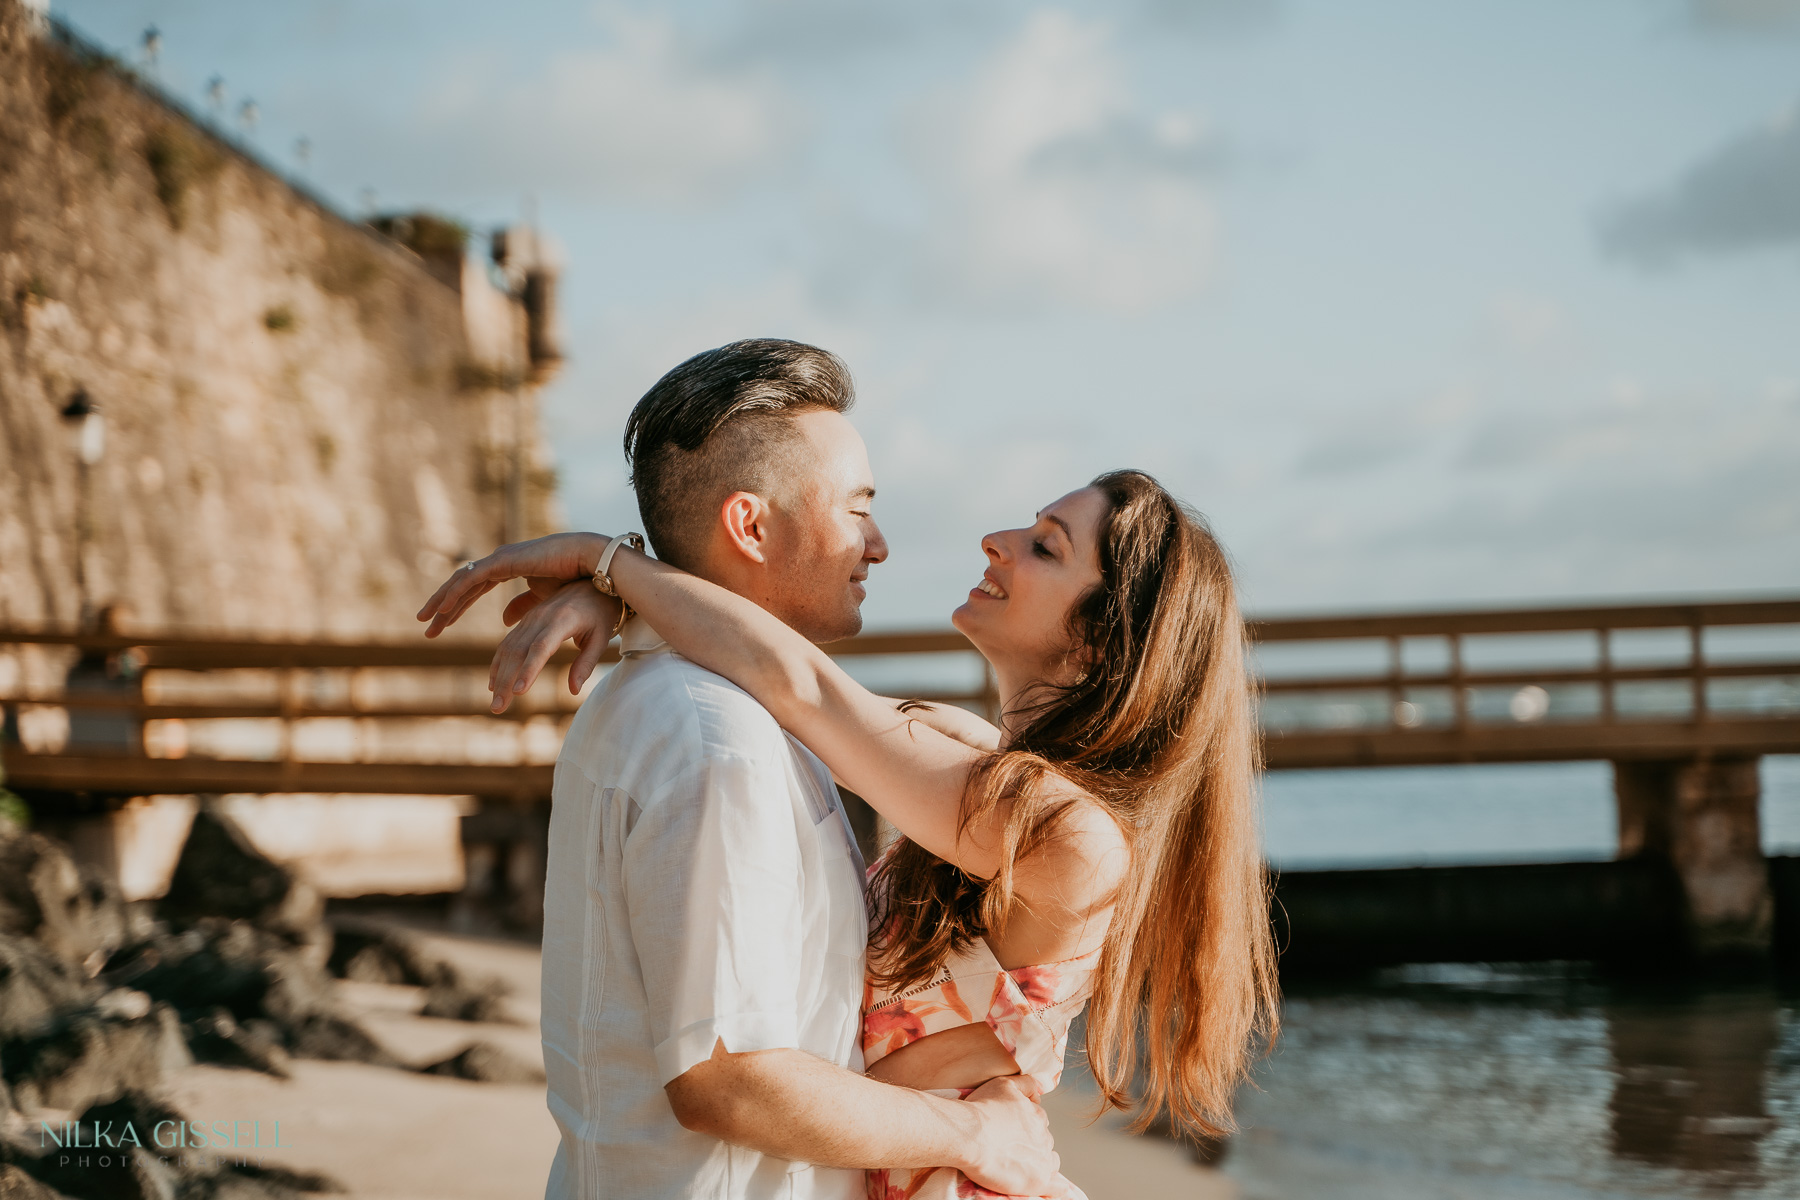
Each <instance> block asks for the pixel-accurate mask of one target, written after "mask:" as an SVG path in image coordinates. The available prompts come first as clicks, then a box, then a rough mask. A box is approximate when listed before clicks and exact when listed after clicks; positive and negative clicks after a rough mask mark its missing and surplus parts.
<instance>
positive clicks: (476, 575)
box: [419, 533, 611, 637]
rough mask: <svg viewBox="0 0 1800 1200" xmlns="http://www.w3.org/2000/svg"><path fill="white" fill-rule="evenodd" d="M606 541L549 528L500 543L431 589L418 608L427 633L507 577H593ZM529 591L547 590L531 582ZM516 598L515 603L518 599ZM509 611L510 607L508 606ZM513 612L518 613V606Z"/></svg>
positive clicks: (440, 628) (553, 579)
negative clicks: (529, 537)
mask: <svg viewBox="0 0 1800 1200" xmlns="http://www.w3.org/2000/svg"><path fill="white" fill-rule="evenodd" d="M610 540H611V539H610V538H605V537H602V536H601V535H599V534H597V533H553V534H551V535H550V536H549V537H541V538H533V539H532V540H531V541H529V542H514V543H512V544H511V545H507V546H502V547H500V548H499V549H498V550H496V551H494V552H493V553H492V554H490V555H488V556H487V557H486V558H482V559H477V560H476V561H475V562H472V563H470V564H469V565H468V566H466V567H464V568H462V570H460V571H457V572H456V573H455V574H453V575H451V576H450V578H448V579H446V580H445V581H444V582H443V584H442V585H441V586H440V587H439V588H438V590H437V591H435V592H433V593H432V594H431V599H429V600H427V601H426V602H425V607H423V608H421V609H420V610H419V620H421V621H430V622H431V627H430V628H429V629H427V630H426V631H425V636H426V637H436V636H437V635H438V634H440V633H442V632H443V631H444V630H446V629H448V628H449V627H450V626H451V625H454V624H455V623H456V620H457V618H458V617H460V616H462V615H463V614H464V613H465V612H467V611H468V610H469V605H471V604H473V603H475V601H477V600H479V599H481V598H482V597H483V596H485V595H487V593H488V592H489V591H490V590H491V589H492V588H493V587H494V585H495V584H500V583H505V582H506V581H507V580H509V579H534V580H535V581H546V582H552V583H554V582H560V581H562V580H568V579H585V578H588V577H590V576H592V575H593V573H594V568H595V567H597V566H599V565H600V554H601V551H603V550H605V549H606V544H607V542H609V541H610ZM589 590H592V589H591V588H590V589H589ZM532 594H539V595H540V596H541V595H544V594H548V593H547V592H545V593H539V591H538V588H537V586H536V585H535V582H534V586H533V588H532ZM514 599H515V602H516V601H517V599H518V598H517V597H515V598H514ZM525 607H526V608H529V607H531V606H530V605H529V604H528V605H526V606H525ZM507 611H508V612H509V613H510V612H512V606H511V605H508V607H507ZM516 615H522V610H521V612H520V613H519V614H516ZM608 628H610V626H609V627H608Z"/></svg>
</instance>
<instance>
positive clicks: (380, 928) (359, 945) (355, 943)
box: [328, 921, 458, 988]
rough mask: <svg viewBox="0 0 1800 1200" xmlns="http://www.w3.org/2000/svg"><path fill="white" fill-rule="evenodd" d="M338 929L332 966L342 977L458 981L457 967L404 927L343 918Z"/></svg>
mask: <svg viewBox="0 0 1800 1200" xmlns="http://www.w3.org/2000/svg"><path fill="white" fill-rule="evenodd" d="M334 932H335V937H334V938H333V941H332V946H331V959H330V962H329V963H328V967H329V969H330V971H331V973H332V974H333V975H336V976H337V977H338V978H339V979H354V980H356V981H358V982H360V983H399V984H410V985H412V986H414V987H427V988H428V987H436V986H438V985H440V984H455V983H456V982H457V981H458V979H457V971H456V968H455V967H453V966H451V965H450V964H449V963H447V962H445V961H444V960H443V959H440V958H433V957H432V956H431V955H429V954H427V953H426V952H425V950H424V948H423V947H421V946H420V945H419V942H418V940H417V939H416V938H414V937H412V936H411V935H410V934H408V933H406V932H405V931H404V930H399V929H394V928H392V927H390V926H386V925H376V924H372V923H364V922H360V921H339V922H337V924H336V927H335V931H334Z"/></svg>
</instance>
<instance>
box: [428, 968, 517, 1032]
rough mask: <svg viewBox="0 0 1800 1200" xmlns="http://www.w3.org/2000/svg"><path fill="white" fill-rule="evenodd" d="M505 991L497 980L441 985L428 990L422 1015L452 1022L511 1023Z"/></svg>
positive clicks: (504, 987) (503, 986)
mask: <svg viewBox="0 0 1800 1200" xmlns="http://www.w3.org/2000/svg"><path fill="white" fill-rule="evenodd" d="M506 992H507V988H506V985H505V984H503V983H502V982H500V981H499V980H497V979H489V980H481V981H478V982H476V983H473V984H464V983H454V984H439V985H437V986H436V987H433V988H430V989H429V990H427V991H426V993H425V1003H424V1004H422V1005H421V1006H420V1007H419V1015H420V1016H421V1017H442V1018H445V1019H447V1020H451V1021H488V1022H494V1023H504V1024H511V1023H513V1018H512V1015H511V1014H510V1013H509V1012H507V1010H506Z"/></svg>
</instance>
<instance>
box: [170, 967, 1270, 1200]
mask: <svg viewBox="0 0 1800 1200" xmlns="http://www.w3.org/2000/svg"><path fill="white" fill-rule="evenodd" d="M421 936H422V938H423V940H424V941H425V942H426V944H427V946H428V947H429V949H430V950H432V951H433V952H435V953H438V954H441V955H442V956H443V957H445V958H447V959H449V960H451V961H452V962H454V963H455V964H456V965H457V966H458V967H460V968H462V969H464V970H465V971H468V972H471V973H476V974H493V975H499V976H501V977H502V978H504V979H505V980H506V981H507V982H508V983H509V984H511V985H512V988H513V994H512V996H511V998H510V1000H509V1002H508V1010H509V1011H508V1015H509V1017H510V1018H511V1020H512V1022H514V1023H508V1024H499V1023H472V1022H466V1021H445V1020H437V1019H433V1018H428V1017H419V1016H416V1015H414V1010H415V1009H416V1008H417V1007H418V1003H419V990H418V989H416V988H408V987H400V986H391V985H383V984H367V983H344V982H341V983H339V984H338V987H339V988H340V989H341V992H340V997H341V999H342V1000H343V1001H344V1003H345V1004H346V1006H348V1007H349V1008H351V1009H352V1010H353V1011H355V1012H356V1014H357V1016H358V1018H359V1019H360V1020H361V1021H362V1022H363V1023H364V1025H365V1026H366V1027H367V1028H368V1029H369V1030H370V1031H371V1032H372V1033H374V1034H375V1035H376V1036H377V1037H379V1038H380V1039H381V1040H382V1041H383V1042H384V1043H385V1044H386V1045H387V1046H388V1047H389V1048H390V1049H391V1050H393V1051H394V1052H395V1053H396V1054H398V1055H399V1056H400V1057H402V1058H404V1059H406V1060H408V1061H413V1062H426V1061H431V1060H434V1059H441V1058H443V1057H445V1056H447V1055H450V1054H453V1053H455V1052H456V1051H457V1050H459V1049H461V1048H462V1047H463V1046H465V1045H467V1044H468V1043H470V1042H473V1041H487V1042H492V1043H494V1044H495V1045H498V1046H500V1047H501V1048H503V1049H504V1050H506V1051H507V1052H508V1053H510V1054H511V1055H513V1056H514V1057H517V1058H519V1059H521V1060H523V1061H526V1062H531V1063H538V1062H541V1059H540V1056H539V1048H538V1033H537V1018H538V963H539V954H538V951H537V948H536V947H535V946H530V945H526V944H524V943H520V942H512V941H504V940H498V939H487V938H479V937H462V936H447V935H442V934H423V935H421ZM171 1091H172V1096H173V1099H174V1100H175V1101H176V1103H177V1104H178V1105H179V1106H180V1107H181V1108H182V1109H183V1110H184V1111H186V1112H187V1113H189V1114H190V1115H191V1117H192V1118H193V1119H194V1120H196V1121H202V1122H212V1121H253V1122H258V1123H260V1128H259V1132H260V1136H261V1138H262V1140H263V1142H264V1149H262V1150H260V1151H258V1153H265V1154H266V1155H267V1157H268V1159H269V1161H271V1162H275V1163H280V1164H282V1165H284V1166H289V1167H293V1168H298V1169H305V1170H312V1171H324V1172H326V1173H328V1174H330V1175H331V1176H333V1177H334V1178H336V1179H337V1180H338V1181H340V1182H341V1183H342V1184H343V1185H344V1186H345V1187H346V1188H347V1189H348V1194H349V1196H351V1197H353V1198H354V1200H528V1198H532V1197H537V1196H540V1195H542V1193H543V1185H544V1178H545V1175H546V1173H547V1172H548V1169H549V1164H550V1159H551V1156H552V1155H553V1154H554V1152H555V1149H556V1129H555V1126H554V1125H553V1124H552V1123H551V1121H550V1116H549V1113H548V1112H547V1111H546V1110H545V1107H544V1093H543V1087H542V1085H540V1084H492V1083H471V1082H467V1081H464V1080H458V1079H446V1078H439V1077H435V1076H426V1075H415V1074H408V1073H406V1072H402V1071H395V1070H391V1069H384V1068H381V1067H370V1066H363V1065H361V1064H355V1063H333V1062H311V1061H299V1062H296V1063H295V1064H294V1069H293V1078H292V1079H288V1080H280V1079H276V1078H273V1077H272V1076H268V1075H263V1074H259V1073H256V1072H252V1071H237V1070H226V1069H223V1068H219V1067H207V1066H196V1067H191V1068H188V1069H187V1070H185V1071H183V1072H181V1073H180V1074H179V1075H178V1076H177V1077H176V1078H175V1080H174V1082H173V1085H172V1089H171ZM1091 1107H1092V1106H1091V1105H1090V1104H1089V1103H1088V1102H1087V1098H1086V1097H1085V1096H1083V1095H1082V1094H1081V1093H1079V1092H1078V1091H1076V1090H1074V1089H1072V1088H1071V1089H1067V1090H1064V1091H1059V1092H1057V1093H1053V1094H1052V1095H1051V1096H1049V1097H1048V1098H1047V1100H1046V1104H1045V1108H1046V1109H1047V1110H1048V1112H1049V1114H1050V1119H1051V1123H1052V1126H1053V1127H1054V1128H1055V1130H1056V1139H1057V1147H1058V1149H1059V1151H1060V1152H1061V1153H1062V1156H1063V1163H1064V1171H1065V1173H1066V1174H1067V1175H1068V1176H1069V1177H1070V1178H1071V1179H1073V1180H1074V1181H1075V1182H1077V1183H1078V1184H1080V1185H1081V1187H1082V1188H1083V1190H1085V1191H1086V1192H1087V1194H1088V1196H1089V1198H1090V1200H1127V1198H1133V1200H1135V1198H1139V1197H1145V1196H1168V1197H1184V1198H1185V1197H1191V1198H1193V1200H1228V1198H1231V1197H1235V1196H1236V1194H1237V1192H1236V1190H1235V1188H1234V1187H1233V1186H1232V1185H1231V1183H1230V1182H1229V1181H1228V1180H1226V1179H1225V1178H1224V1177H1223V1176H1222V1175H1220V1174H1219V1173H1218V1172H1216V1171H1212V1170H1209V1169H1207V1168H1204V1167H1200V1166H1198V1165H1196V1164H1195V1163H1194V1162H1192V1160H1191V1159H1190V1158H1189V1156H1188V1154H1187V1152H1186V1151H1185V1150H1184V1149H1183V1148H1182V1147H1179V1146H1176V1145H1173V1144H1171V1143H1169V1142H1166V1141H1162V1140H1160V1139H1156V1138H1137V1137H1132V1136H1131V1135H1129V1134H1126V1133H1124V1132H1122V1131H1121V1130H1120V1128H1119V1126H1120V1124H1121V1122H1120V1121H1119V1120H1118V1119H1117V1118H1107V1119H1103V1120H1101V1121H1099V1122H1090V1115H1091ZM277 1122H279V1129H278V1130H277V1128H276V1123H277ZM277 1133H278V1134H279V1143H280V1144H279V1145H270V1143H273V1142H274V1141H275V1140H276V1136H277Z"/></svg>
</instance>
